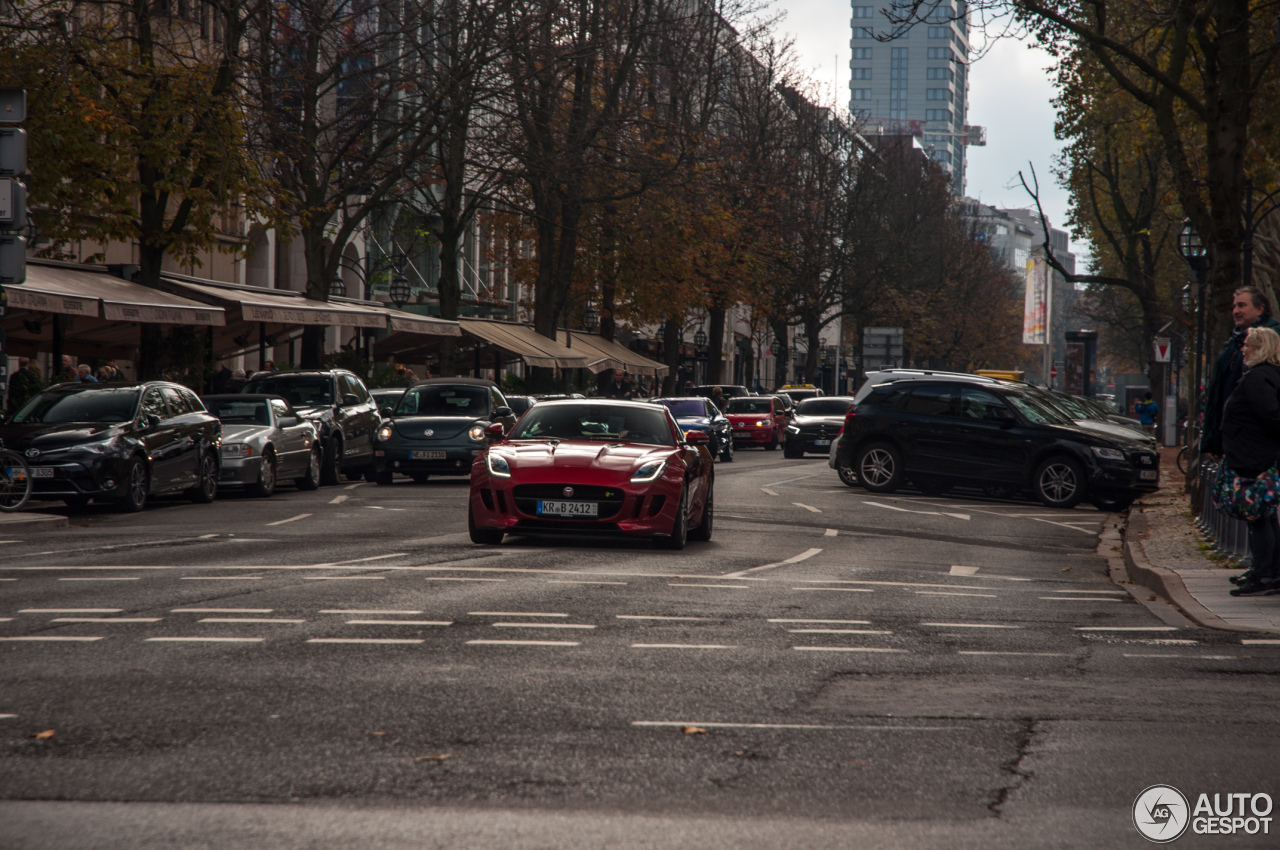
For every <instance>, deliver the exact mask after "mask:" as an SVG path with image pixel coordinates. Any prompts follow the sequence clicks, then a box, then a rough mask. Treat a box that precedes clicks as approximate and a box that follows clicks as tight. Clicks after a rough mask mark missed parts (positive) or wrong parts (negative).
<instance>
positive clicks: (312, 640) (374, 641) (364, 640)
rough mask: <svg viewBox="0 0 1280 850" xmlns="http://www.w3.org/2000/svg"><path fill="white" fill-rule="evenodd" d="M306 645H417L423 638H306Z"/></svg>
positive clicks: (422, 641)
mask: <svg viewBox="0 0 1280 850" xmlns="http://www.w3.org/2000/svg"><path fill="white" fill-rule="evenodd" d="M307 643H356V644H366V643H367V644H406V643H411V644H418V643H426V641H425V640H424V639H423V638H308V639H307Z"/></svg>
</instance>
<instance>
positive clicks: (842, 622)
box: [765, 617, 871, 626]
mask: <svg viewBox="0 0 1280 850" xmlns="http://www.w3.org/2000/svg"><path fill="white" fill-rule="evenodd" d="M765 622H768V623H837V624H840V625H847V626H869V625H871V621H870V620H784V619H782V618H780V617H775V618H773V619H770V620H766V621H765Z"/></svg>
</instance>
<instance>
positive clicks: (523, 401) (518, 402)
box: [507, 395, 533, 416]
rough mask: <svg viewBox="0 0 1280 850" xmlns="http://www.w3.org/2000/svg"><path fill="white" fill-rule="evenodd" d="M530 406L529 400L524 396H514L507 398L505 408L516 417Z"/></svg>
mask: <svg viewBox="0 0 1280 850" xmlns="http://www.w3.org/2000/svg"><path fill="white" fill-rule="evenodd" d="M532 406H533V405H532V404H530V403H529V399H527V398H525V397H524V396H518V395H514V396H508V397H507V407H509V408H511V412H512V413H514V414H515V415H516V416H519V415H521V414H522V413H524V412H525V411H526V410H528V409H529V408H530V407H532Z"/></svg>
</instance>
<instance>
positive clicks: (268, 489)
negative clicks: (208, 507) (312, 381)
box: [203, 393, 321, 496]
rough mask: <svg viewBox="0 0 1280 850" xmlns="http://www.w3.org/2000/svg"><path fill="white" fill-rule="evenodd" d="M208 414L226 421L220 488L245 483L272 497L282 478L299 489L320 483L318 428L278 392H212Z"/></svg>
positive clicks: (250, 489) (251, 489)
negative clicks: (268, 393) (231, 393)
mask: <svg viewBox="0 0 1280 850" xmlns="http://www.w3.org/2000/svg"><path fill="white" fill-rule="evenodd" d="M203 401H204V405H205V407H207V408H208V409H209V412H210V413H212V414H213V415H214V416H216V417H218V418H219V419H220V420H222V475H221V477H220V478H219V479H218V486H219V488H220V489H221V488H223V487H244V488H245V489H246V490H247V491H248V492H249V493H250V494H251V495H254V496H270V495H271V494H272V493H274V492H275V490H276V485H277V484H278V483H279V482H280V481H282V480H288V479H293V482H294V483H295V484H296V485H298V489H299V490H314V489H316V488H317V487H319V486H320V461H321V446H320V442H319V440H318V439H317V434H316V426H315V425H314V424H313V423H311V422H309V421H308V420H306V419H303V418H301V417H299V416H298V414H297V413H296V412H295V411H294V409H293V408H292V407H290V406H289V402H288V401H286V400H285V399H283V398H280V397H279V396H272V395H250V394H245V393H236V394H234V395H209V396H204V398H203Z"/></svg>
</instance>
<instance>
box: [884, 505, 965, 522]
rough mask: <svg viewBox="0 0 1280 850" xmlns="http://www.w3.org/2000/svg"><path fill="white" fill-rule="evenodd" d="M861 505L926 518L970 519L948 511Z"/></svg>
mask: <svg viewBox="0 0 1280 850" xmlns="http://www.w3.org/2000/svg"><path fill="white" fill-rule="evenodd" d="M862 504H864V505H871V506H872V507H875V508H887V509H889V510H891V511H901V512H902V513H904V514H925V515H927V516H949V517H953V518H955V519H963V520H968V519H969V518H970V517H969V515H968V514H956V513H950V512H948V511H914V510H912V509H910V508H899V507H897V506H896V505H885V504H881V503H880V502H863V503H862Z"/></svg>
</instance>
